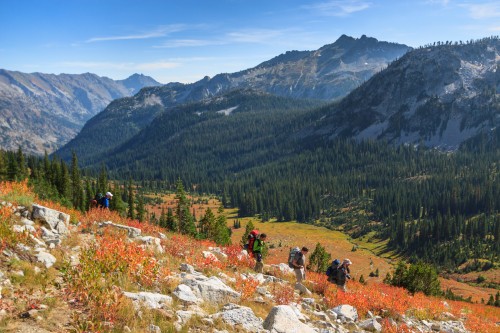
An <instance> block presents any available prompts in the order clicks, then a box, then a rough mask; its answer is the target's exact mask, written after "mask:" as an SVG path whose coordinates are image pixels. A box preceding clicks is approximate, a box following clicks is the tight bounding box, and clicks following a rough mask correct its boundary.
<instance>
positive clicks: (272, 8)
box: [0, 0, 500, 83]
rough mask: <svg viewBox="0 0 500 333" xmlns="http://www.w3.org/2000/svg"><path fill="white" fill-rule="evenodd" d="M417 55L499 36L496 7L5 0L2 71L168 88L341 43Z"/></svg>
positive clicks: (436, 1)
mask: <svg viewBox="0 0 500 333" xmlns="http://www.w3.org/2000/svg"><path fill="white" fill-rule="evenodd" d="M342 34H346V35H349V36H353V37H356V38H359V37H360V36H361V35H363V34H365V35H367V36H370V37H375V38H377V39H378V40H384V41H390V42H398V43H403V44H407V45H410V46H414V47H415V46H420V45H424V44H427V43H432V42H435V41H447V40H450V41H460V40H463V41H465V40H469V39H477V38H482V37H487V36H492V35H499V34H500V1H499V0H475V1H474V0H414V1H407V0H394V1H389V0H310V1H299V0H262V1H261V0H197V1H195V0H162V1H160V0H0V68H4V69H8V70H17V71H21V72H28V73H31V72H42V73H55V74H59V73H71V74H80V73H85V72H91V73H96V74H98V75H100V76H107V77H110V78H113V79H124V78H126V77H128V76H129V75H131V74H133V73H143V74H145V75H150V76H152V77H153V78H155V79H156V80H158V81H160V82H162V83H168V82H174V81H177V82H183V83H189V82H194V81H197V80H199V79H201V78H203V77H204V76H206V75H208V76H214V75H216V74H218V73H225V72H227V73H232V72H237V71H240V70H243V69H247V68H251V67H254V66H256V65H258V64H259V63H261V62H263V61H266V60H269V59H270V58H272V57H274V56H277V55H279V54H281V53H284V52H286V51H289V50H315V49H318V48H320V47H321V46H323V45H325V44H330V43H333V42H334V41H335V40H336V39H337V38H338V37H339V36H340V35H342Z"/></svg>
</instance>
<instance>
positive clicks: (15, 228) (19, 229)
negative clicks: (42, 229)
mask: <svg viewBox="0 0 500 333" xmlns="http://www.w3.org/2000/svg"><path fill="white" fill-rule="evenodd" d="M12 230H13V231H14V232H19V233H23V232H28V233H32V234H33V233H35V232H36V229H35V227H34V226H32V225H18V224H14V225H13V226H12Z"/></svg>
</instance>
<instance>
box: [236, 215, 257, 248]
mask: <svg viewBox="0 0 500 333" xmlns="http://www.w3.org/2000/svg"><path fill="white" fill-rule="evenodd" d="M254 229H255V227H254V225H253V222H252V221H248V223H247V225H246V226H245V232H244V233H243V236H241V241H240V244H241V246H245V245H246V244H247V243H248V235H250V232H251V231H252V230H254ZM250 250H251V249H250Z"/></svg>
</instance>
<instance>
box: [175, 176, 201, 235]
mask: <svg viewBox="0 0 500 333" xmlns="http://www.w3.org/2000/svg"><path fill="white" fill-rule="evenodd" d="M175 187H176V195H175V199H176V200H177V207H176V211H175V212H176V218H177V225H178V228H179V232H180V233H181V234H187V235H191V236H195V235H196V233H197V231H196V225H195V223H194V218H193V216H192V215H191V213H190V212H189V206H190V205H189V200H188V198H187V196H186V192H185V191H184V185H183V184H182V181H181V180H180V179H178V180H177V183H176V184H175Z"/></svg>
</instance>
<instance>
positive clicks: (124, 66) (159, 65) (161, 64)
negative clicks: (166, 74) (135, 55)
mask: <svg viewBox="0 0 500 333" xmlns="http://www.w3.org/2000/svg"><path fill="white" fill-rule="evenodd" d="M60 66H62V67H75V68H83V69H92V70H96V69H114V70H157V69H169V68H176V67H179V66H180V63H179V62H176V61H156V62H144V63H134V62H89V61H67V62H62V63H60Z"/></svg>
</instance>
